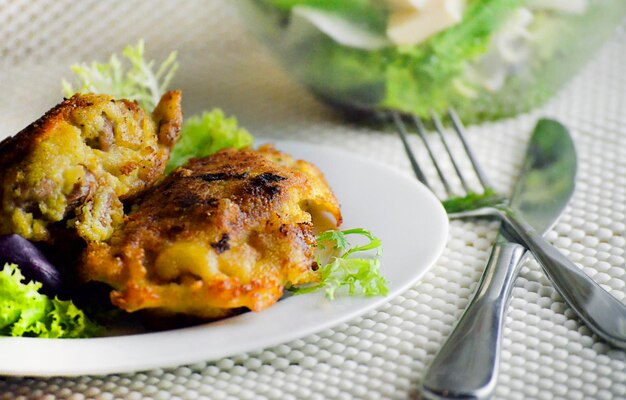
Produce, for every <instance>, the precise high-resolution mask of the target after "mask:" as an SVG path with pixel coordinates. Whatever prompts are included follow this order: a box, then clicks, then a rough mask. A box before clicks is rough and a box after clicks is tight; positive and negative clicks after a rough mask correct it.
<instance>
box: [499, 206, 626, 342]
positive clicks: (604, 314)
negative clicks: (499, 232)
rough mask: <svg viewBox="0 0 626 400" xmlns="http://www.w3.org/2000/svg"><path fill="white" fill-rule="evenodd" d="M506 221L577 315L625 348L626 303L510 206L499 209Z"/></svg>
mask: <svg viewBox="0 0 626 400" xmlns="http://www.w3.org/2000/svg"><path fill="white" fill-rule="evenodd" d="M500 211H501V213H502V214H501V215H502V216H503V217H504V219H505V222H507V223H506V224H504V225H503V226H504V227H505V228H506V229H507V230H509V228H510V229H512V230H513V231H514V232H513V234H512V236H513V237H515V236H518V238H519V239H520V240H519V241H520V243H523V244H524V245H525V246H526V247H527V248H528V250H530V251H531V252H532V253H533V255H534V256H535V258H536V259H537V261H538V262H539V264H541V266H542V268H543V270H544V272H545V273H546V275H547V276H548V278H550V280H551V281H552V284H553V285H554V287H555V288H556V290H557V291H558V292H559V293H560V294H561V296H562V297H563V299H564V300H565V302H566V303H567V304H568V305H569V306H570V307H572V308H573V309H574V311H575V312H576V314H578V316H579V317H580V318H581V319H582V320H583V321H584V322H585V324H586V325H587V327H589V329H591V330H592V331H593V332H594V333H595V334H597V335H598V336H599V337H601V338H602V339H604V340H606V341H607V342H608V343H610V344H612V345H613V346H616V347H619V348H621V349H626V305H625V304H623V303H622V302H621V301H619V300H617V299H616V298H615V297H613V296H612V295H611V294H610V293H609V292H607V291H606V290H604V289H603V288H602V287H601V286H600V285H599V284H597V283H596V282H595V281H594V280H593V279H591V278H590V277H589V276H587V275H586V274H585V273H584V272H583V271H582V270H581V269H580V268H578V267H577V266H576V265H575V264H574V263H573V262H571V261H570V260H569V259H568V258H567V257H565V256H564V255H563V253H561V252H560V251H558V250H557V249H556V247H554V246H553V245H551V244H550V243H549V242H548V241H547V240H546V239H544V238H543V237H542V236H541V235H540V234H539V233H537V231H536V230H535V229H533V227H532V226H530V225H529V224H528V223H527V222H526V221H524V219H523V218H521V217H520V216H519V215H518V214H517V213H516V212H515V210H513V209H510V208H500Z"/></svg>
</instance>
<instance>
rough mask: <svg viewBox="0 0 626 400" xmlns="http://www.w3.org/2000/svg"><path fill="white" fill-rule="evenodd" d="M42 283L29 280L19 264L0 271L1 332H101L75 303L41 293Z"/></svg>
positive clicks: (39, 334) (42, 334) (57, 335)
mask: <svg viewBox="0 0 626 400" xmlns="http://www.w3.org/2000/svg"><path fill="white" fill-rule="evenodd" d="M40 288H41V283H39V282H28V283H26V282H25V279H24V276H23V275H22V273H21V272H20V270H19V268H18V267H17V265H15V264H5V265H4V268H3V269H2V270H1V271H0V335H4V336H31V337H42V338H83V337H91V336H94V335H96V334H98V333H99V332H100V331H101V328H100V326H98V325H97V324H95V323H94V322H92V321H91V320H89V318H87V317H86V316H85V314H84V313H83V312H82V311H81V310H79V309H78V308H77V307H76V306H75V305H74V303H72V302H71V301H66V300H59V299H57V298H54V299H51V298H49V297H48V296H46V295H44V294H41V293H39V289H40Z"/></svg>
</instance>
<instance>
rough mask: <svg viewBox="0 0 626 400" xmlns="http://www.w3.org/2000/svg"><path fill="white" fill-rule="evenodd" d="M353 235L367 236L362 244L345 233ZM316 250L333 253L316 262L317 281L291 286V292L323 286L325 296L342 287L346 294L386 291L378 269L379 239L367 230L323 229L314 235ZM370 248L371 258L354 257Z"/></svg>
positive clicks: (383, 278) (373, 294) (298, 292)
mask: <svg viewBox="0 0 626 400" xmlns="http://www.w3.org/2000/svg"><path fill="white" fill-rule="evenodd" d="M350 235H357V236H362V237H364V238H366V239H367V243H365V244H363V245H351V244H350V242H349V241H348V239H347V236H350ZM317 243H318V248H319V249H320V250H331V251H333V252H334V253H335V255H332V256H330V257H329V259H328V262H326V263H322V262H321V256H320V257H318V264H319V265H320V281H319V282H317V283H315V284H312V285H307V286H298V287H291V288H290V289H289V290H290V291H291V292H293V293H295V294H303V293H310V292H313V291H316V290H319V289H324V291H325V292H326V297H327V298H328V299H330V300H333V299H334V298H335V295H336V294H337V293H338V291H339V290H341V289H342V288H345V289H346V290H347V293H348V295H350V296H357V295H364V296H384V295H386V294H387V293H388V291H389V289H388V287H387V280H386V279H385V277H384V276H383V275H382V274H381V272H380V256H381V255H382V242H381V240H380V239H379V238H377V237H375V236H374V235H373V234H372V233H371V232H370V231H367V230H365V229H362V228H355V229H348V230H343V231H338V230H333V231H326V232H323V233H321V234H320V235H318V236H317ZM367 251H374V255H373V256H372V257H364V258H357V257H354V254H355V253H357V252H367Z"/></svg>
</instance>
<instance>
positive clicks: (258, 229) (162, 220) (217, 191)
mask: <svg viewBox="0 0 626 400" xmlns="http://www.w3.org/2000/svg"><path fill="white" fill-rule="evenodd" d="M313 206H317V207H319V208H321V209H323V210H325V211H327V212H329V213H331V214H332V215H333V216H334V219H335V224H337V225H338V224H339V223H340V222H341V213H340V211H339V206H338V203H337V200H336V199H335V197H334V195H333V194H332V191H331V190H330V188H329V187H328V185H327V183H326V182H325V180H324V178H323V176H322V174H321V173H320V172H319V171H318V170H317V169H316V168H315V167H314V166H312V165H311V164H309V163H306V162H304V161H295V160H293V159H292V158H291V157H290V156H288V155H287V154H284V153H281V152H279V151H277V150H275V149H274V148H273V147H271V146H263V147H261V148H260V149H259V150H258V151H252V150H241V151H237V150H223V151H221V152H218V153H216V154H214V155H212V156H210V157H207V158H204V159H196V160H192V161H191V162H189V163H188V164H187V165H185V166H184V167H181V168H178V169H177V170H176V171H174V172H173V173H172V174H171V175H170V176H168V177H167V178H166V179H165V180H164V181H163V182H162V183H161V184H160V185H159V186H158V187H156V188H155V189H154V190H152V191H151V192H150V193H149V194H147V195H146V196H145V197H144V198H143V200H142V201H141V202H140V204H138V206H137V208H136V210H135V211H134V212H133V213H131V214H130V215H129V216H128V217H127V218H126V221H125V223H124V226H123V227H122V229H120V230H119V231H118V232H116V233H115V234H114V236H113V237H112V238H111V241H110V244H106V243H92V244H90V245H89V247H88V249H87V250H86V251H85V253H84V265H83V267H82V275H83V278H85V279H86V280H96V281H102V282H105V283H108V284H110V285H111V286H113V287H114V288H115V291H114V292H113V293H112V295H111V299H112V301H113V303H114V304H116V305H117V306H118V307H120V308H123V309H125V310H127V311H135V310H139V309H157V310H159V311H161V312H166V313H183V314H187V315H193V316H198V317H202V318H217V317H222V316H224V315H227V314H229V313H230V312H231V310H233V309H238V308H240V307H247V308H249V309H252V310H255V311H259V310H262V309H264V308H266V307H269V306H270V305H271V304H273V303H275V302H276V301H277V300H278V299H279V298H280V297H281V295H282V291H283V287H284V286H285V285H286V284H288V283H292V284H303V283H308V282H314V281H316V280H317V279H318V275H317V273H316V272H315V271H314V269H315V268H314V249H315V237H314V234H313V221H312V219H311V214H310V213H309V212H308V207H313Z"/></svg>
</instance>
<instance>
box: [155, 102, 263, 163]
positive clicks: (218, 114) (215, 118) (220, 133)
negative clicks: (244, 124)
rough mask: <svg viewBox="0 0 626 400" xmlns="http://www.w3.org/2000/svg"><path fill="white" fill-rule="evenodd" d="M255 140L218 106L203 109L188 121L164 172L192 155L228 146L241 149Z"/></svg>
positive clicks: (201, 154)
mask: <svg viewBox="0 0 626 400" xmlns="http://www.w3.org/2000/svg"><path fill="white" fill-rule="evenodd" d="M252 142H253V138H252V135H250V134H249V133H248V132H247V131H246V130H245V129H243V128H240V127H239V126H238V125H237V120H236V119H235V118H234V117H230V118H226V117H225V116H224V113H223V112H222V111H221V110H219V109H214V110H212V111H210V112H204V113H203V114H202V115H200V116H193V117H191V118H188V119H187V121H185V124H184V126H183V128H182V132H181V135H180V139H179V141H178V143H176V145H175V146H174V148H173V149H172V153H171V155H170V159H169V162H168V163H167V167H166V168H165V172H166V173H169V172H171V171H173V170H174V169H175V168H176V167H178V166H180V165H183V164H185V163H186V162H187V161H188V160H189V159H190V158H194V157H205V156H208V155H210V154H213V153H215V152H217V151H219V150H221V149H225V148H236V149H240V148H243V147H247V146H250V145H252Z"/></svg>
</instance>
